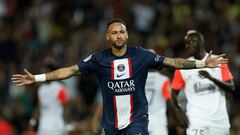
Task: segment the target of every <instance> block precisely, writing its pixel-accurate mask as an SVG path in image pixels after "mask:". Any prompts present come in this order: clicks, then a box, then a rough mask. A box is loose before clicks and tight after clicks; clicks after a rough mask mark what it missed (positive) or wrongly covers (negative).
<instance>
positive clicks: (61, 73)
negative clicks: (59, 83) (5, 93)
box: [11, 65, 80, 86]
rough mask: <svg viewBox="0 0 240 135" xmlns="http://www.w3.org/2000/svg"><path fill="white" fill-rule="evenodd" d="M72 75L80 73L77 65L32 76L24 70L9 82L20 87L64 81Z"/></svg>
mask: <svg viewBox="0 0 240 135" xmlns="http://www.w3.org/2000/svg"><path fill="white" fill-rule="evenodd" d="M74 75H80V71H79V69H78V66H77V65H73V66H69V67H64V68H59V69H57V70H55V71H52V72H48V73H45V74H38V75H33V74H32V73H30V72H28V71H27V70H26V69H24V74H13V75H12V78H11V80H12V82H13V83H16V85H17V86H22V85H28V84H32V83H35V82H44V81H53V80H61V79H66V78H69V77H71V76H74Z"/></svg>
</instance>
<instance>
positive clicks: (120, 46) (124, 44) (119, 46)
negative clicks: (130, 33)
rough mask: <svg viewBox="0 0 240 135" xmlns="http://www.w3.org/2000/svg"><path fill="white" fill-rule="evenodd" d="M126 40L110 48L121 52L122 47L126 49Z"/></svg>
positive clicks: (113, 44)
mask: <svg viewBox="0 0 240 135" xmlns="http://www.w3.org/2000/svg"><path fill="white" fill-rule="evenodd" d="M126 45H127V40H125V41H123V42H122V43H121V44H117V42H113V43H112V47H114V48H115V49H117V50H121V49H122V48H123V47H126Z"/></svg>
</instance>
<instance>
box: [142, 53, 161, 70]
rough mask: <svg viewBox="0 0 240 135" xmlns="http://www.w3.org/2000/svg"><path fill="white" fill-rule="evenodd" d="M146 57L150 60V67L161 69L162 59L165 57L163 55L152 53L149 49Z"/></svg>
mask: <svg viewBox="0 0 240 135" xmlns="http://www.w3.org/2000/svg"><path fill="white" fill-rule="evenodd" d="M146 58H149V60H150V68H154V69H158V70H160V69H162V67H163V61H164V59H165V57H164V56H160V55H157V54H154V53H152V52H150V51H147V53H146Z"/></svg>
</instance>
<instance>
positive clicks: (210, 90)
mask: <svg viewBox="0 0 240 135" xmlns="http://www.w3.org/2000/svg"><path fill="white" fill-rule="evenodd" d="M185 42H186V48H187V50H188V51H189V53H190V54H191V57H190V58H189V60H200V61H205V60H206V59H207V58H208V55H209V54H208V53H207V52H206V50H205V41H204V37H203V35H202V34H201V33H200V32H197V31H195V30H190V31H189V32H188V33H187V35H186V36H185ZM213 57H218V56H216V55H214V56H213ZM172 88H173V98H174V99H175V100H176V97H175V95H176V94H177V93H178V92H179V90H184V92H185V95H186V98H187V100H188V102H187V112H186V113H187V116H188V118H189V121H190V125H189V128H188V129H187V135H228V134H229V127H230V124H229V118H228V113H227V108H226V99H225V92H233V91H234V85H233V76H232V74H231V72H230V71H229V68H228V65H227V64H226V63H222V64H219V66H218V68H207V67H206V68H203V69H191V70H176V71H175V74H174V78H173V82H172ZM176 104H177V103H176Z"/></svg>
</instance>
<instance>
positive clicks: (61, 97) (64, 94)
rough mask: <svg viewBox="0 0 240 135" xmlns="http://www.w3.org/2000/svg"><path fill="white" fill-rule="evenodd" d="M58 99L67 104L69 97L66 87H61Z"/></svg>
mask: <svg viewBox="0 0 240 135" xmlns="http://www.w3.org/2000/svg"><path fill="white" fill-rule="evenodd" d="M58 100H59V101H60V103H61V104H66V103H67V100H68V97H67V92H66V89H65V88H61V89H60V90H59V92H58Z"/></svg>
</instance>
